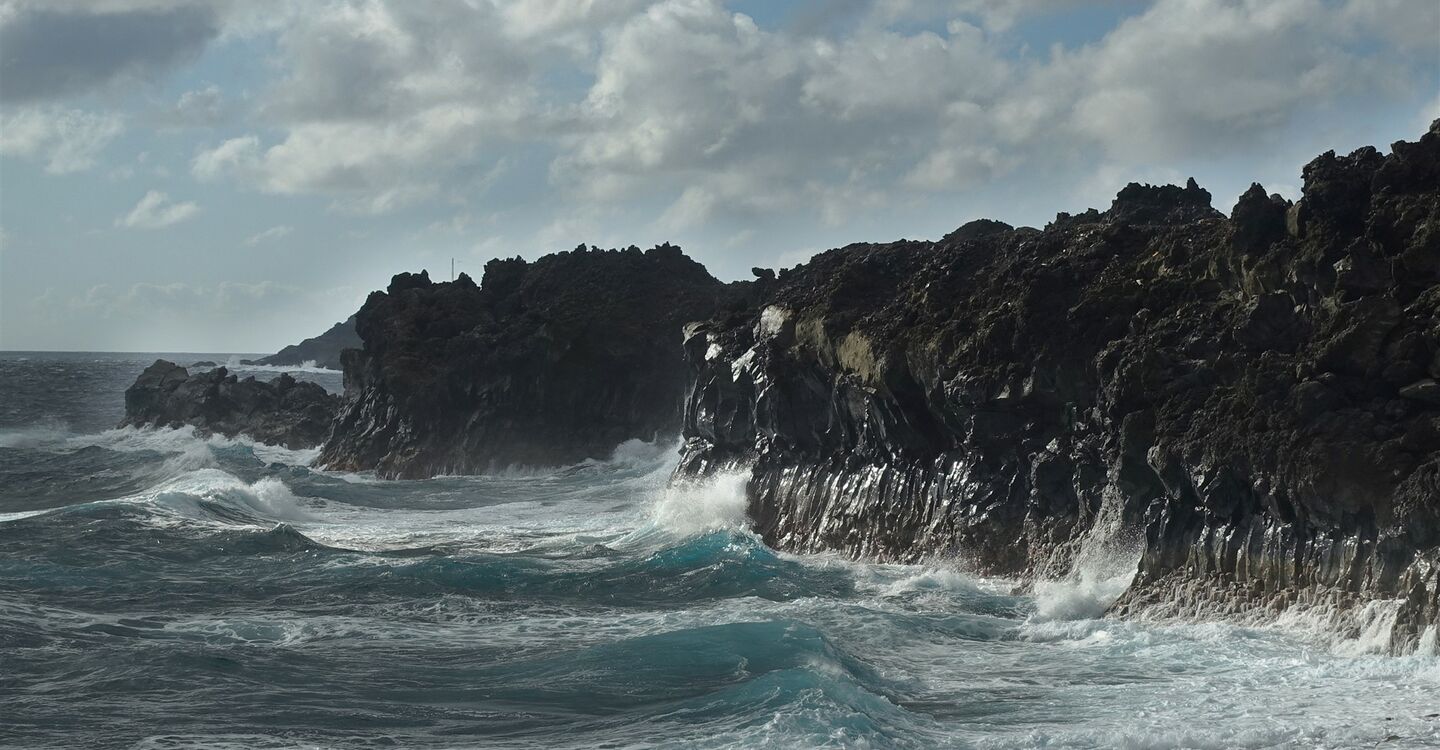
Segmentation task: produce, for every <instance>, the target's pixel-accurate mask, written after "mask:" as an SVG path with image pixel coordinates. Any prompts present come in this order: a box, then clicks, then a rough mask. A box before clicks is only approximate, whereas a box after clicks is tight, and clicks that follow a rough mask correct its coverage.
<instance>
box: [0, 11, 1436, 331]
mask: <svg viewBox="0 0 1440 750" xmlns="http://www.w3.org/2000/svg"><path fill="white" fill-rule="evenodd" d="M1436 117H1440V2H1437V0H1154V1H1153V2H1139V1H1136V2H1130V1H1124V0H1113V1H1109V2H1107V1H1105V0H1100V1H1098V2H1080V1H1077V0H823V1H822V0H813V1H803V0H769V1H766V0H744V1H742V0H733V1H726V0H186V1H181V0H0V349H8V350H17V349H29V350H94V351H207V352H226V351H232V352H269V351H274V350H276V349H278V348H280V347H281V346H283V345H285V344H289V343H293V342H295V341H297V340H299V339H301V338H304V337H306V336H311V335H314V334H317V333H319V332H321V331H323V330H325V329H326V328H328V327H329V325H330V324H331V323H333V322H335V321H337V320H341V319H343V318H345V317H347V316H348V315H350V314H351V313H352V312H354V311H355V310H356V309H357V308H358V307H359V306H360V304H361V303H362V302H363V301H364V299H365V296H366V294H367V293H368V292H369V291H370V290H372V289H377V288H383V287H384V286H385V284H386V283H387V282H388V280H389V278H390V276H391V275H393V274H395V273H398V272H400V271H416V270H419V269H422V268H424V269H428V270H429V271H430V273H431V276H432V277H434V278H448V277H449V274H450V264H451V259H452V258H453V259H454V262H455V264H456V267H457V268H458V270H460V271H465V272H469V273H471V274H472V275H476V276H478V275H479V274H480V272H481V270H482V269H483V267H484V264H485V262H486V261H487V260H489V259H491V258H495V257H513V256H516V255H519V256H523V257H526V258H535V257H538V256H540V255H543V254H546V253H549V252H555V251H558V250H568V249H571V248H573V247H575V246H576V245H578V244H582V243H583V244H587V245H598V246H601V247H624V246H628V245H631V244H634V245H639V246H641V247H649V246H652V245H655V244H658V243H660V242H666V241H670V242H674V243H676V244H679V245H681V246H683V247H684V248H685V250H686V252H687V253H689V254H690V255H691V256H692V257H695V258H696V259H698V260H700V261H701V262H702V263H704V264H705V265H706V266H707V267H708V268H709V269H710V270H711V272H712V273H713V274H715V275H716V276H718V277H720V278H722V279H727V280H728V279H737V278H748V277H749V276H750V268H751V267H752V266H765V267H777V266H780V267H788V266H793V265H795V264H797V263H800V262H803V261H804V260H805V259H806V258H808V257H809V256H810V255H812V254H813V253H815V252H818V251H821V250H824V249H828V248H831V247H838V246H842V245H845V244H849V243H851V242H857V241H890V240H895V239H900V238H910V239H917V238H918V239H933V238H938V237H940V236H943V235H944V234H945V233H947V232H949V231H950V230H952V229H954V228H955V227H958V226H960V225H961V224H964V223H965V222H967V221H970V220H972V219H976V218H981V217H986V218H994V219H999V220H1002V221H1006V222H1009V223H1011V224H1015V225H1031V226H1044V224H1045V223H1046V222H1048V221H1049V220H1051V219H1052V218H1053V217H1054V215H1055V213H1056V212H1058V211H1069V212H1072V213H1073V212H1078V211H1082V210H1084V209H1085V208H1087V207H1091V206H1094V207H1100V208H1104V207H1106V206H1108V205H1109V202H1110V200H1111V198H1112V197H1113V196H1114V194H1115V192H1116V191H1117V190H1118V189H1119V188H1120V187H1122V186H1123V185H1125V184H1126V183H1128V182H1131V181H1140V182H1151V183H1160V182H1182V183H1183V181H1184V179H1185V178H1186V177H1190V176H1193V177H1195V178H1196V180H1198V181H1199V182H1200V184H1201V185H1202V186H1204V187H1206V188H1208V189H1209V190H1210V191H1211V192H1212V194H1213V195H1214V196H1215V207H1216V208H1218V209H1220V210H1222V211H1225V212H1227V213H1228V211H1229V210H1230V207H1231V206H1232V205H1233V204H1234V201H1235V199H1236V197H1237V196H1239V194H1240V193H1241V192H1243V190H1244V189H1245V188H1246V187H1248V186H1249V184H1250V183H1251V182H1253V181H1258V182H1260V183H1261V184H1263V185H1264V186H1265V187H1266V188H1267V190H1269V191H1271V192H1278V193H1280V194H1282V195H1284V196H1286V197H1287V198H1291V199H1294V198H1297V197H1298V196H1299V193H1300V182H1301V181H1300V168H1301V167H1302V166H1303V165H1304V164H1305V163H1306V162H1307V161H1309V160H1310V159H1311V158H1313V157H1314V156H1315V155H1317V154H1319V153H1321V152H1324V151H1326V150H1330V149H1334V150H1336V151H1337V152H1340V153H1348V152H1349V151H1351V150H1354V149H1355V148H1358V147H1361V146H1364V145H1372V144H1373V145H1376V146H1377V147H1380V148H1381V149H1382V150H1383V149H1386V148H1388V144H1390V143H1392V142H1394V141H1396V140H1400V139H1408V140H1414V139H1415V138H1417V137H1418V136H1419V135H1420V134H1421V133H1422V132H1424V130H1425V128H1426V127H1427V126H1428V124H1429V122H1430V121H1431V120H1432V119H1434V118H1436Z"/></svg>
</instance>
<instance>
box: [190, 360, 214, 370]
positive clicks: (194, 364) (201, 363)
mask: <svg viewBox="0 0 1440 750" xmlns="http://www.w3.org/2000/svg"><path fill="white" fill-rule="evenodd" d="M190 366H191V367H200V368H210V367H215V363H214V362H211V361H210V360H208V359H202V360H200V361H199V362H191V363H190Z"/></svg>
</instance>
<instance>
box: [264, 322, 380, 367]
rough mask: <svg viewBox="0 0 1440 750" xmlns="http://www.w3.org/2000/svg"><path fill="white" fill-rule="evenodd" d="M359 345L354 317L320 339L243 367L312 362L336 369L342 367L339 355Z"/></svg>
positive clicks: (286, 349)
mask: <svg viewBox="0 0 1440 750" xmlns="http://www.w3.org/2000/svg"><path fill="white" fill-rule="evenodd" d="M360 346H361V341H360V334H358V333H356V332H355V316H354V315H351V316H350V317H348V318H346V319H345V320H343V321H341V322H339V323H336V324H335V325H333V326H331V327H330V330H328V331H326V332H324V333H322V334H320V335H319V336H315V337H312V338H308V339H305V340H304V341H301V342H300V343H298V344H291V345H290V346H287V347H285V348H284V349H281V350H280V351H278V352H275V353H274V354H271V355H270V356H268V357H261V358H260V359H257V360H255V361H254V362H249V361H247V362H245V363H244V364H257V365H272V366H279V367H286V366H295V367H298V366H300V365H304V364H305V363H307V362H313V363H314V364H315V366H316V367H324V368H325V369H327V370H339V369H340V368H341V367H342V366H343V365H342V362H341V353H342V352H344V351H345V350H346V349H359V348H360Z"/></svg>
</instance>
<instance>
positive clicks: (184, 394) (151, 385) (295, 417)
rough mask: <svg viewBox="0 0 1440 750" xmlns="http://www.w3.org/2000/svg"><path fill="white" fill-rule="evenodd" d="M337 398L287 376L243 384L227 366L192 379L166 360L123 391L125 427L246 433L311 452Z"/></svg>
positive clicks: (324, 430)
mask: <svg viewBox="0 0 1440 750" xmlns="http://www.w3.org/2000/svg"><path fill="white" fill-rule="evenodd" d="M339 405H340V398H339V397H338V396H335V395H332V394H329V393H326V392H325V389H324V388H322V387H320V386H319V385H316V384H314V383H303V382H300V381H297V380H295V379H294V378H292V377H290V375H289V374H288V373H287V374H281V375H280V376H279V377H277V378H275V379H274V380H271V381H269V382H263V381H258V380H256V379H255V378H246V379H244V380H240V379H239V378H237V377H236V376H234V375H231V374H230V373H229V372H228V371H226V369H225V368H224V367H217V368H215V369H214V370H210V371H208V372H199V373H195V374H194V375H191V374H190V373H189V372H188V371H187V370H186V369H185V368H183V367H181V366H179V365H177V364H175V363H173V362H167V361H165V360H163V359H157V360H155V364H153V365H150V366H149V367H147V368H145V371H144V372H143V373H141V374H140V377H139V378H136V380H135V383H134V384H133V385H131V386H130V387H129V388H127V389H126V390H125V419H124V420H123V421H121V422H120V426H121V427H127V426H130V427H183V426H185V425H190V426H193V427H195V428H196V429H197V430H198V431H199V432H201V433H202V434H218V435H224V436H226V437H235V436H236V435H245V436H247V437H250V438H252V439H254V440H258V441H260V442H262V443H269V444H272V445H283V446H285V447H287V448H292V449H295V448H312V447H314V446H317V445H319V444H320V442H321V441H322V440H324V439H325V434H326V433H327V432H329V430H330V422H331V420H333V419H334V418H335V411H336V409H337V408H338V407H339Z"/></svg>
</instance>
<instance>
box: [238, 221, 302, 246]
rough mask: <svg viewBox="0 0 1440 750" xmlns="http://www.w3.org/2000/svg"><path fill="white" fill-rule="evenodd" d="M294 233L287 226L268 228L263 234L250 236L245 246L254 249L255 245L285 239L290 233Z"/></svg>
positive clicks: (292, 228)
mask: <svg viewBox="0 0 1440 750" xmlns="http://www.w3.org/2000/svg"><path fill="white" fill-rule="evenodd" d="M294 231H295V227H292V226H289V225H287V224H281V225H280V226H275V227H270V228H269V229H266V230H265V231H263V232H258V233H256V234H254V235H251V237H250V238H249V239H247V240H245V244H246V246H248V247H255V246H256V245H260V244H263V243H266V242H272V241H274V240H278V239H282V238H284V237H287V236H289V235H290V233H291V232H294Z"/></svg>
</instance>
